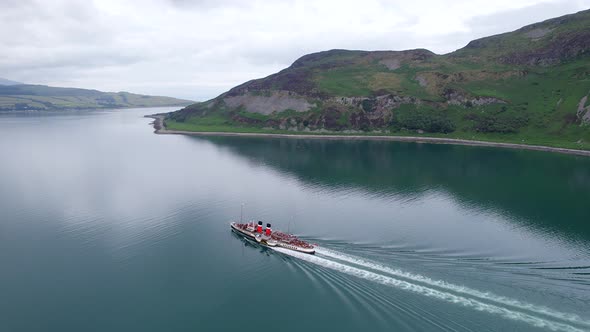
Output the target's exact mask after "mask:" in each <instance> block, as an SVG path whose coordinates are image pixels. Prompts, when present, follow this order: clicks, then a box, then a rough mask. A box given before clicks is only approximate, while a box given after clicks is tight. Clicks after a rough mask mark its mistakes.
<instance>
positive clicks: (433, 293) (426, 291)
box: [272, 247, 583, 332]
mask: <svg viewBox="0 0 590 332" xmlns="http://www.w3.org/2000/svg"><path fill="white" fill-rule="evenodd" d="M272 249H273V250H275V251H278V252H280V253H283V254H285V255H289V256H292V257H295V258H298V259H301V260H304V261H307V262H309V263H313V264H316V265H319V266H322V267H326V268H329V269H332V270H336V271H339V272H343V273H346V274H349V275H352V276H355V277H358V278H363V279H366V280H370V281H373V282H377V283H380V284H383V285H387V286H391V287H396V288H400V289H404V290H407V291H411V292H414V293H418V294H422V295H425V296H428V297H432V298H436V299H439V300H444V301H447V302H451V303H455V304H459V305H462V306H465V307H470V308H473V309H475V310H478V311H484V312H487V313H491V314H497V315H500V316H502V317H504V318H508V319H512V320H517V321H521V322H525V323H528V324H530V325H532V326H535V327H540V328H548V329H550V330H552V331H576V332H581V331H583V330H581V329H579V328H576V327H574V326H571V325H568V324H564V323H559V322H552V321H549V320H546V319H543V318H540V317H536V316H532V315H530V314H526V313H522V312H518V311H512V310H510V309H507V308H502V307H499V306H497V305H493V304H487V303H483V302H481V301H479V300H476V299H469V298H466V297H463V296H459V295H455V294H452V293H447V292H443V291H440V290H437V289H433V288H429V287H426V286H422V285H417V284H412V283H410V282H407V281H404V280H399V279H395V278H393V277H390V276H386V275H382V274H379V273H376V272H371V271H368V270H363V269H360V268H357V267H354V266H350V265H345V264H343V263H339V262H336V261H332V260H329V259H326V258H322V257H318V256H315V255H310V254H305V253H300V252H296V251H292V250H288V249H284V248H278V247H273V248H272Z"/></svg>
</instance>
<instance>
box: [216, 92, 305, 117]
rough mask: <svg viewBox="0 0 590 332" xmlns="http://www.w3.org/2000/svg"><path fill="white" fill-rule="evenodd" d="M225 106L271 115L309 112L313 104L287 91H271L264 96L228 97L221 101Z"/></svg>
mask: <svg viewBox="0 0 590 332" xmlns="http://www.w3.org/2000/svg"><path fill="white" fill-rule="evenodd" d="M223 101H224V103H225V105H227V106H229V107H231V108H238V107H244V108H245V110H246V111H247V112H251V113H260V114H265V115H268V114H271V113H273V112H282V111H285V110H288V109H290V110H294V111H297V112H306V111H309V110H310V109H311V108H312V107H314V106H315V105H314V104H310V103H309V102H308V101H307V100H306V99H305V98H303V97H301V96H297V95H295V94H292V93H289V92H288V91H272V92H268V94H266V95H254V94H245V95H241V96H229V97H225V98H224V99H223Z"/></svg>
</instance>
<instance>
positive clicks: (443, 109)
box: [165, 10, 590, 149]
mask: <svg viewBox="0 0 590 332" xmlns="http://www.w3.org/2000/svg"><path fill="white" fill-rule="evenodd" d="M589 93H590V10H588V11H583V12H579V13H576V14H572V15H567V16H563V17H559V18H555V19H551V20H547V21H544V22H541V23H536V24H533V25H529V26H526V27H523V28H521V29H519V30H516V31H513V32H509V33H504V34H500V35H496V36H491V37H487V38H482V39H478V40H474V41H472V42H470V43H469V44H468V45H467V46H465V47H464V48H462V49H459V50H457V51H455V52H452V53H449V54H445V55H437V54H434V53H432V52H430V51H428V50H423V49H418V50H409V51H397V52H396V51H375V52H368V51H348V50H331V51H326V52H320V53H314V54H309V55H306V56H303V57H301V58H300V59H298V60H297V61H295V62H294V63H293V64H292V65H291V66H290V67H288V68H286V69H284V70H282V71H280V72H278V73H276V74H273V75H270V76H268V77H266V78H262V79H257V80H252V81H249V82H246V83H244V84H242V85H240V86H237V87H235V88H233V89H231V90H229V91H228V92H226V93H224V94H222V95H220V96H219V97H217V98H215V99H212V100H209V101H207V102H203V103H197V104H193V105H190V106H188V107H186V108H184V109H182V110H180V111H177V112H174V113H171V114H169V115H168V116H167V117H166V119H165V124H166V126H167V128H169V129H176V130H189V131H244V132H257V131H267V132H277V131H290V132H307V133H310V132H311V133H313V132H317V133H323V132H327V131H329V132H340V133H359V132H361V133H371V134H375V133H380V134H388V135H417V134H418V135H427V136H444V137H449V138H467V139H477V140H491V141H504V142H518V143H527V144H542V145H550V146H562V147H569V148H582V149H590V126H589V125H590V98H589V97H588V95H589Z"/></svg>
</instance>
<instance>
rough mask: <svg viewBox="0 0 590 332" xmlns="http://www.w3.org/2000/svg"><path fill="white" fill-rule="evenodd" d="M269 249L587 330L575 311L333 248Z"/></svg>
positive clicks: (481, 307)
mask: <svg viewBox="0 0 590 332" xmlns="http://www.w3.org/2000/svg"><path fill="white" fill-rule="evenodd" d="M273 250H275V251H277V252H280V253H282V254H285V255H289V256H291V257H294V258H297V259H300V260H303V261H306V262H309V263H312V264H315V265H318V266H322V267H325V268H329V269H332V270H335V271H338V272H341V273H345V274H348V275H351V276H354V277H358V278H361V279H365V280H369V281H372V282H376V283H379V284H382V285H386V286H389V287H394V288H398V289H403V290H406V291H409V292H413V293H417V294H421V295H423V296H427V297H431V298H435V299H438V300H442V301H446V302H450V303H454V304H457V305H461V306H464V307H469V308H472V309H474V310H477V311H482V312H487V313H489V314H494V315H498V316H501V317H503V318H506V319H510V320H515V321H520V322H524V323H527V324H530V325H532V326H534V327H539V328H546V329H549V330H552V331H587V330H588V329H589V328H590V321H589V320H585V319H583V318H582V317H580V316H578V315H575V314H569V313H564V312H559V311H555V310H552V309H550V308H547V307H543V306H537V305H533V304H529V303H526V302H522V301H520V300H516V299H511V298H507V297H504V296H499V295H495V294H492V293H489V292H482V291H478V290H476V289H472V288H468V287H464V286H460V285H455V284H451V283H448V282H446V281H442V280H434V279H431V278H429V277H426V276H422V275H418V274H413V273H409V272H405V271H402V270H399V269H395V268H391V267H388V266H384V265H381V264H378V263H375V262H371V261H368V260H365V259H362V258H360V257H355V256H351V255H347V254H343V253H340V252H337V251H334V250H329V249H325V248H317V249H316V255H309V254H305V253H300V252H295V251H292V250H287V249H284V248H273Z"/></svg>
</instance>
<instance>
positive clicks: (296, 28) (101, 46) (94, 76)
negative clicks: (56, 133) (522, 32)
mask: <svg viewBox="0 0 590 332" xmlns="http://www.w3.org/2000/svg"><path fill="white" fill-rule="evenodd" d="M587 8H590V0H546V1H539V0H447V1H442V0H410V1H407V0H406V1H387V0H362V1H346V0H340V1H338V0H336V1H327V0H326V1H322V0H316V1H312V0H310V1H297V0H275V1H256V0H247V1H236V0H198V1H190V0H138V1H122V0H97V1H86V0H80V1H74V0H52V1H46V0H37V1H35V0H0V22H2V28H1V29H0V77H4V78H7V79H11V80H17V81H21V82H26V83H36V84H48V85H53V86H70V87H82V88H92V89H99V90H103V91H130V92H136V93H145V94H155V95H168V96H174V97H180V98H188V99H192V100H205V99H209V98H212V97H215V96H216V95H218V94H220V93H222V92H224V91H225V90H227V89H228V88H231V87H232V86H234V85H237V84H239V83H242V82H244V81H247V80H250V79H253V78H259V77H264V76H267V75H269V74H272V73H274V72H276V71H278V70H280V69H282V68H284V67H286V66H288V65H290V64H291V63H292V62H293V61H295V60H296V59H297V58H299V57H300V56H302V55H305V54H307V53H311V52H317V51H322V50H328V49H334V48H343V49H362V50H404V49H412V48H427V49H429V50H431V51H434V52H436V53H439V54H442V53H447V52H451V51H453V50H455V49H457V48H461V47H463V46H464V45H465V44H467V43H468V42H469V41H470V40H472V39H476V38H480V37H484V36H488V35H492V34H497V33H501V32H506V31H512V30H515V29H517V28H519V27H521V26H523V25H526V24H530V23H534V22H537V21H541V20H545V19H548V18H552V17H556V16H560V15H564V14H568V13H574V12H577V11H580V10H583V9H587Z"/></svg>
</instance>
